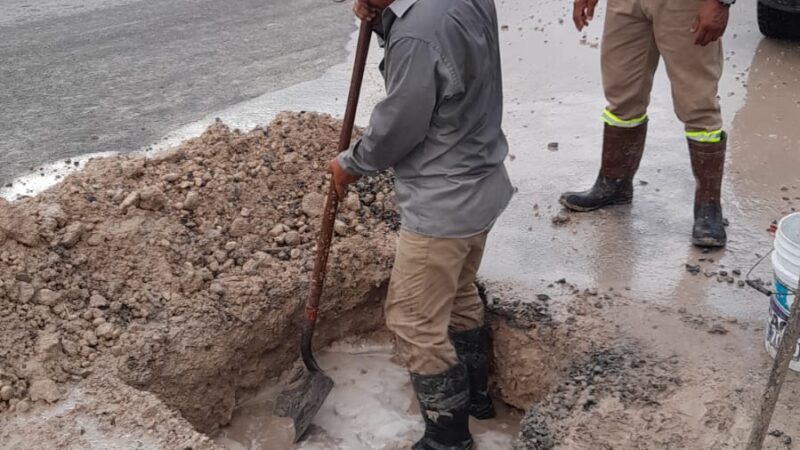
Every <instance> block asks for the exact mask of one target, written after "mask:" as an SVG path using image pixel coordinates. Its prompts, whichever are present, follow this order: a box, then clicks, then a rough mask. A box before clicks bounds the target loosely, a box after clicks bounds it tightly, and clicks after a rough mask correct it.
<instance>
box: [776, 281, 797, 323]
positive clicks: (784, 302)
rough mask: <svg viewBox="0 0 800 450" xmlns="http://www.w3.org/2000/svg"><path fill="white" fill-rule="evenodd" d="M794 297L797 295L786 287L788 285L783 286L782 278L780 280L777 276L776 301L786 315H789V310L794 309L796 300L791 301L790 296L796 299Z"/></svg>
mask: <svg viewBox="0 0 800 450" xmlns="http://www.w3.org/2000/svg"><path fill="white" fill-rule="evenodd" d="M794 295H795V293H794V291H793V290H791V289H789V288H788V287H786V285H785V284H783V282H782V281H781V280H780V278H778V277H777V276H776V277H775V300H777V301H778V304H779V305H781V309H783V311H784V312H785V313H787V314H788V313H789V308H791V307H792V300H794V298H791V299H790V298H789V297H790V296H791V297H794Z"/></svg>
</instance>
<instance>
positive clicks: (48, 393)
mask: <svg viewBox="0 0 800 450" xmlns="http://www.w3.org/2000/svg"><path fill="white" fill-rule="evenodd" d="M28 394H29V395H30V397H31V400H32V401H34V402H38V401H39V400H44V401H46V402H47V403H55V402H57V401H58V400H59V399H60V398H61V393H60V392H58V386H57V385H56V383H55V381H53V380H50V379H48V378H43V379H39V380H36V381H34V382H33V383H31V387H30V388H29V389H28Z"/></svg>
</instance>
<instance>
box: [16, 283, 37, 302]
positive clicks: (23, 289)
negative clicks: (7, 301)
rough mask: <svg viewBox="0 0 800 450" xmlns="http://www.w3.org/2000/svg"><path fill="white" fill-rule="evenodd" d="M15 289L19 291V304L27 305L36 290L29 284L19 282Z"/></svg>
mask: <svg viewBox="0 0 800 450" xmlns="http://www.w3.org/2000/svg"><path fill="white" fill-rule="evenodd" d="M17 289H18V290H19V296H18V297H17V298H18V299H19V302H20V303H28V302H29V301H31V299H32V298H33V296H34V294H36V290H35V289H34V288H33V286H31V284H30V283H26V282H24V281H20V282H18V283H17Z"/></svg>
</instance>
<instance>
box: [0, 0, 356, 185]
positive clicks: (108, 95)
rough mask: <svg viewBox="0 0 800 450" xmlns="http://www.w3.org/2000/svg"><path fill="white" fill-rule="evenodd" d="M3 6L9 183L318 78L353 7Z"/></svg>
mask: <svg viewBox="0 0 800 450" xmlns="http://www.w3.org/2000/svg"><path fill="white" fill-rule="evenodd" d="M0 11H2V13H0V61H2V62H3V63H2V65H0V105H2V108H0V124H2V126H0V130H1V131H0V187H2V186H4V185H5V184H6V183H7V182H9V181H11V179H12V177H14V176H17V175H20V174H23V173H25V172H28V171H29V169H30V168H34V169H38V168H39V167H40V166H41V165H42V164H46V163H52V162H56V161H57V160H61V159H65V158H73V159H74V158H75V157H76V156H78V155H82V154H87V153H96V152H107V151H115V152H131V151H136V150H139V149H141V148H142V147H145V146H147V145H150V144H152V143H154V142H155V141H157V140H158V139H160V138H161V137H162V136H163V135H164V134H166V133H168V132H169V131H171V130H173V129H175V128H177V127H180V126H181V125H184V124H186V123H189V122H193V121H196V120H199V119H201V118H203V117H204V116H205V115H206V114H208V113H210V112H214V111H218V110H221V109H224V108H227V107H229V106H231V105H235V104H238V103H241V102H243V101H246V100H249V99H251V98H254V97H257V96H259V95H261V94H263V93H264V92H270V91H275V90H278V89H282V88H285V87H287V86H291V85H295V84H297V83H300V82H303V81H306V80H309V79H314V78H317V77H318V76H319V75H320V74H321V73H322V72H323V71H324V70H325V69H326V68H328V67H330V66H331V65H334V64H336V63H337V62H339V61H341V59H342V58H344V57H345V55H346V54H347V51H346V50H345V48H344V44H345V43H346V42H347V38H348V33H349V32H350V30H351V29H352V21H351V13H350V7H349V5H348V4H346V3H335V2H333V1H332V0H324V1H312V0H299V1H293V2H284V1H276V0H232V1H226V2H217V1H212V0H200V1H196V0H166V1H165V0H59V1H56V0H36V1H28V0H2V1H0ZM35 172H39V171H38V170H36V171H35Z"/></svg>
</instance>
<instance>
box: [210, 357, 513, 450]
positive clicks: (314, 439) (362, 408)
mask: <svg viewBox="0 0 800 450" xmlns="http://www.w3.org/2000/svg"><path fill="white" fill-rule="evenodd" d="M318 360H319V363H320V365H321V366H322V367H323V369H324V370H325V373H326V374H327V375H329V376H330V377H331V378H333V380H334V382H335V383H336V384H335V386H334V388H333V391H332V392H331V394H330V396H329V397H328V398H327V399H326V401H325V403H324V405H323V406H322V409H321V410H320V411H319V413H318V414H317V416H316V418H315V420H314V424H313V425H312V427H311V429H310V431H309V433H308V436H307V437H306V438H305V439H304V440H303V441H302V442H300V443H299V444H296V445H292V444H291V443H290V439H291V437H289V433H286V434H285V435H284V436H286V437H285V438H284V441H283V442H276V439H277V440H280V439H281V433H280V431H276V430H280V428H281V426H283V425H284V424H283V423H281V422H280V421H282V420H284V419H275V418H273V417H271V416H270V412H271V411H272V402H273V399H274V398H275V396H276V395H277V393H278V391H279V389H280V387H279V386H270V387H267V388H265V389H264V390H263V391H262V392H260V393H259V394H258V395H257V396H256V397H254V398H253V399H251V400H249V401H247V402H245V403H244V404H242V405H241V406H240V407H239V408H237V410H236V412H235V413H234V416H233V419H232V421H231V424H230V425H229V426H228V427H226V428H224V429H223V430H221V432H220V433H219V434H218V435H217V436H216V437H215V440H216V442H217V443H218V444H221V445H224V446H226V447H227V448H229V449H230V450H284V449H286V450H289V449H294V450H402V449H407V448H410V447H411V445H412V444H413V443H414V442H415V441H416V439H417V438H419V436H420V435H421V433H422V430H423V428H424V425H423V423H422V418H421V416H420V415H419V412H418V409H417V404H416V401H415V400H414V394H413V391H412V389H411V383H410V380H409V377H408V373H407V372H406V371H405V369H404V368H402V367H401V366H399V365H397V364H395V363H394V362H392V348H391V346H390V345H388V344H382V343H367V344H363V343H362V344H353V343H341V344H337V345H334V346H333V347H331V348H330V349H328V350H327V351H326V352H324V353H322V354H320V356H319V358H318ZM498 406H499V408H498V417H497V418H496V419H493V420H488V421H482V422H479V421H473V422H472V423H471V424H470V429H471V430H472V433H473V436H474V437H475V441H476V444H477V449H478V450H501V449H510V448H511V447H512V443H513V442H514V440H515V439H516V436H517V434H518V432H519V421H520V419H521V417H520V415H519V414H518V413H516V412H514V411H510V410H509V409H508V408H504V407H502V406H503V405H498ZM268 436H269V437H268ZM276 436H278V437H277V438H276ZM268 439H269V440H268Z"/></svg>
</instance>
